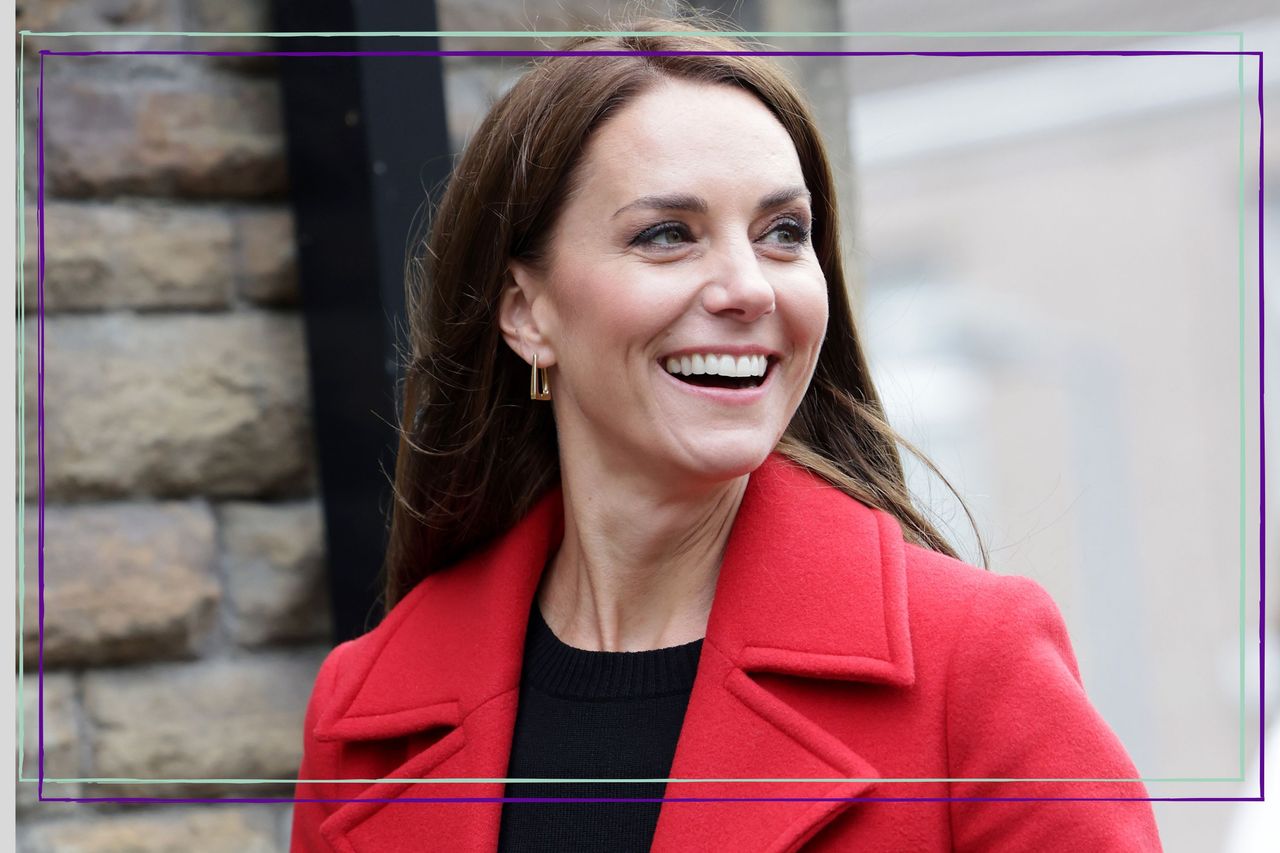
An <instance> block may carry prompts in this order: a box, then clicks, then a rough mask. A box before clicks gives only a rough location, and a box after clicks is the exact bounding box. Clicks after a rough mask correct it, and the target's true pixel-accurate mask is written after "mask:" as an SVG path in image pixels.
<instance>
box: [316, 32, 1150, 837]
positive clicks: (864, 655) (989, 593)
mask: <svg viewBox="0 0 1280 853" xmlns="http://www.w3.org/2000/svg"><path fill="white" fill-rule="evenodd" d="M643 26H644V28H646V29H647V30H649V31H662V30H666V31H671V30H676V29H685V27H683V26H681V25H677V24H675V23H673V22H670V21H663V22H655V23H651V24H647V25H643ZM566 49H568V50H589V51H613V52H621V53H620V55H598V56H572V57H556V58H551V59H547V60H544V61H541V62H540V63H538V64H537V65H535V67H534V68H533V69H532V70H531V71H529V72H528V73H527V74H526V75H525V76H524V77H523V78H522V79H521V80H520V81H519V82H518V83H517V84H516V85H515V87H514V88H513V89H511V90H510V91H509V92H508V93H507V94H506V95H505V96H504V97H503V98H501V99H500V100H499V101H498V102H497V104H496V105H495V106H494V107H493V109H492V110H491V111H490V113H489V114H488V116H487V117H486V118H485V120H484V122H483V124H482V125H481V126H480V128H479V129H478V130H477V131H476V133H475V136H474V138H473V139H472V140H471V142H470V144H469V145H468V147H467V150H466V151H465V153H464V154H463V156H462V158H461V160H460V162H459V164H458V166H457V170H456V174H455V175H454V178H453V180H452V182H451V185H450V187H449V189H448V192H447V193H446V195H445V197H444V199H443V201H442V203H441V205H440V208H439V210H438V212H437V214H436V218H435V222H434V225H433V230H432V233H431V237H430V240H429V243H428V245H427V251H426V253H425V257H426V258H427V259H428V263H427V270H426V271H427V273H428V275H427V278H428V279H429V280H430V285H429V287H427V288H425V291H424V292H425V294H426V295H425V297H424V298H423V300H421V301H418V300H411V309H410V320H411V324H412V325H411V336H412V340H413V345H414V349H413V358H412V362H411V364H410V365H409V371H408V375H407V380H406V386H405V409H404V423H403V433H402V443H401V446H400V455H399V460H398V465H397V469H396V493H397V505H396V507H395V512H394V518H393V525H392V535H391V547H390V549H389V552H388V584H387V598H388V606H389V608H390V611H389V613H388V615H387V617H386V619H385V621H384V622H383V623H382V624H381V625H380V626H379V627H378V628H377V629H375V630H374V631H372V632H370V633H369V634H367V635H366V636H364V637H361V638H359V639H357V640H355V641H352V642H350V643H346V644H344V645H342V646H340V647H338V648H337V649H335V650H334V652H333V653H332V654H331V655H330V656H329V658H328V659H327V660H326V662H325V664H324V666H323V668H322V670H321V672H320V675H319V676H318V678H317V682H316V687H315V691H314V694H313V697H312V701H311V704H310V707H309V709H308V713H307V720H306V731H305V739H306V740H305V758H304V761H303V766H302V769H301V773H300V777H299V778H300V781H299V783H298V794H297V796H298V799H299V801H300V802H298V804H297V805H296V807H295V813H294V830H293V849H294V850H342V851H366V850H369V851H373V850H378V851H386V850H449V851H454V850H476V851H491V850H495V849H497V850H575V849H576V850H596V849H600V850H647V849H650V847H652V849H653V850H662V851H670V850H681V851H683V850H732V851H763V850H770V851H782V850H797V849H804V850H805V851H827V850H859V851H870V850H884V851H932V850H975V851H977V850H981V851H993V850H995V851H1000V850H1009V851H1013V850H1017V851H1026V850H1037V851H1038V850H1088V851H1100V850H1125V851H1133V850H1156V849H1159V841H1158V839H1157V837H1156V830H1155V825H1154V821H1153V818H1152V812H1151V808H1150V806H1149V805H1148V804H1147V803H1146V802H1141V801H1139V802H1132V801H1131V800H1133V799H1134V798H1140V797H1144V796H1145V791H1144V790H1143V787H1142V785H1141V783H1139V782H1136V781H1132V780H1134V778H1135V777H1137V776H1138V773H1137V771H1136V770H1135V769H1134V767H1133V766H1132V763H1131V762H1130V761H1129V759H1128V757H1127V756H1126V754H1125V752H1124V749H1123V747H1122V746H1121V745H1120V743H1119V742H1118V740H1117V739H1116V737H1115V736H1114V734H1113V733H1112V732H1111V731H1110V730H1109V729H1108V728H1107V726H1106V724H1105V723H1104V722H1103V720H1102V719H1101V718H1100V717H1099V715H1098V714H1097V713H1096V711H1095V710H1094V709H1093V708H1092V706H1091V705H1090V704H1089V701H1088V699H1087V698H1086V697H1085V694H1084V692H1083V689H1082V688H1081V685H1080V681H1079V675H1078V672H1077V668H1076V664H1075V660H1074V658H1073V656H1072V653H1071V650H1070V646H1069V644H1068V641H1067V637H1066V634H1065V630H1064V627H1063V624H1062V621H1061V619H1060V617H1059V616H1058V613H1057V610H1056V609H1055V607H1054V605H1053V604H1052V602H1051V601H1050V600H1049V598H1048V597H1047V595H1046V594H1045V593H1044V592H1043V591H1042V590H1041V589H1040V588H1039V587H1038V586H1036V585H1035V584H1034V583H1032V582H1030V581H1027V580H1024V579H1021V578H1015V577H999V576H995V575H992V574H989V573H986V572H983V571H981V570H979V569H975V568H973V567H970V566H967V565H965V564H963V563H961V562H960V561H959V560H957V559H956V558H955V555H954V553H953V552H952V551H951V549H950V548H949V546H947V544H946V543H945V542H944V540H943V539H942V537H941V536H939V535H938V533H937V532H936V531H935V530H934V529H933V528H932V527H931V526H930V525H929V523H928V522H927V521H926V520H925V519H924V518H923V517H922V516H921V515H920V514H919V513H918V512H916V510H915V509H913V507H912V505H911V500H910V496H909V494H908V493H907V490H906V487H905V484H904V481H903V473H902V467H901V463H900V461H899V457H898V453H897V449H896V447H897V444H896V442H897V441H898V439H897V438H896V436H895V435H894V433H893V432H892V431H891V430H890V429H889V427H888V426H887V424H886V423H885V422H884V419H883V413H882V410H881V407H880V403H879V399H878V397H877V395H876V392H875V389H874V388H873V387H872V384H871V380H870V374H869V372H868V370H867V366H866V361H865V359H864V358H863V355H862V351H861V347H860V345H859V343H858V337H857V335H856V333H855V329H854V325H853V319H852V314H851V311H850V305H849V303H848V301H847V295H846V291H845V282H844V276H843V271H842V265H841V259H840V253H839V247H838V236H837V235H838V233H839V224H838V220H837V216H836V208H835V193H834V189H833V185H832V177H831V172H830V168H829V166H828V163H827V159H826V156H825V153H824V150H823V146H822V143H821V141H820V139H819V137H818V134H817V131H816V129H815V127H814V123H813V120H812V118H811V117H810V115H809V112H808V110H807V108H806V107H805V106H804V104H803V102H802V100H801V98H800V97H799V95H798V94H797V92H796V90H795V89H794V88H793V86H792V85H791V84H790V83H789V82H788V81H787V80H786V79H785V77H784V76H783V75H782V74H781V73H780V72H779V71H778V70H777V69H776V68H775V67H774V66H773V65H772V64H770V63H769V62H768V61H766V60H764V59H762V58H761V57H758V56H713V55H707V54H706V53H705V52H706V51H732V50H739V51H740V50H741V49H742V48H741V46H740V45H738V44H737V43H734V42H731V41H726V40H722V39H717V38H709V37H704V36H700V35H696V34H694V33H692V32H690V34H688V35H684V36H680V37H672V36H649V35H646V36H634V37H625V38H622V37H592V38H582V39H578V40H575V41H574V42H572V43H571V44H569V45H568V46H567V47H566ZM676 51H686V52H687V51H701V52H703V53H702V54H700V55H681V56H666V55H664V56H657V55H642V53H649V54H652V53H653V52H676ZM526 377H528V381H529V382H530V385H531V387H530V389H529V395H528V396H524V395H525V391H524V386H525V381H526ZM668 778H669V779H671V780H672V781H671V782H669V783H665V782H663V781H662V780H665V779H668ZM1025 778H1031V779H1033V780H1034V779H1035V778H1049V779H1063V778H1066V779H1070V778H1084V779H1093V780H1098V779H1103V780H1111V779H1115V780H1129V781H1092V782H1036V781H1005V780H1010V779H1013V780H1018V779H1025ZM380 779H389V780H393V781H383V782H375V781H374V780H380ZM503 779H513V780H514V779H534V780H537V779H544V780H547V779H577V780H583V779H585V780H609V779H613V780H628V779H645V780H649V781H648V782H626V781H619V782H614V783H607V782H599V781H597V782H559V783H556V782H517V781H511V782H506V783H504V782H503V781H501V780H503ZM306 780H328V781H316V782H309V781H306ZM342 780H360V781H358V782H344V781H342ZM439 780H451V781H443V782H442V781H439ZM654 780H657V781H654ZM792 780H796V781H792ZM888 780H893V781H888ZM902 780H908V781H902ZM909 780H922V781H909ZM930 780H932V781H930ZM970 780H972V781H970ZM503 797H506V798H508V799H511V798H521V797H525V798H542V799H547V798H551V799H554V798H557V797H559V798H578V799H581V798H597V799H609V798H632V799H636V800H640V799H647V800H649V802H625V803H602V802H591V803H560V804H555V803H547V802H537V803H528V802H524V803H521V802H510V801H509V802H506V803H505V804H504V803H503V802H502V801H501V798H503ZM663 797H665V798H666V799H667V801H666V802H659V801H658V800H659V799H660V798H663ZM442 798H452V800H453V801H451V802H439V801H438V800H440V799H442ZM991 798H1002V799H1004V800H1008V801H1001V802H991V801H990V799H991ZM1030 798H1060V799H1059V801H1057V802H1034V801H1028V800H1029V799H1030ZM1061 798H1077V799H1079V798H1088V799H1097V798H1110V799H1109V800H1107V801H1100V802H1081V801H1074V802H1069V801H1062V800H1061ZM459 799H464V800H470V801H469V802H458V801H457V800H459ZM731 799H732V800H735V801H729V802H726V801H725V800H731ZM432 800H437V801H435V802H433V801H432ZM708 800H718V801H714V802H712V801H708ZM884 800H889V802H883V801H884ZM344 801H345V802H344ZM877 801H881V802H877Z"/></svg>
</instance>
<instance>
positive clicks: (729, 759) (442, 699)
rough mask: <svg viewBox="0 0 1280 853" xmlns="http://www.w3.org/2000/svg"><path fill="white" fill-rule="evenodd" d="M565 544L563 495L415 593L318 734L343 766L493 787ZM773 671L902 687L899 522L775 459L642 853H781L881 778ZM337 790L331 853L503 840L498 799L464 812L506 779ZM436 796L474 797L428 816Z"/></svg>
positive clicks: (730, 561)
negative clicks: (791, 698) (533, 619)
mask: <svg viewBox="0 0 1280 853" xmlns="http://www.w3.org/2000/svg"><path fill="white" fill-rule="evenodd" d="M563 531H564V519H563V497H562V493H561V490H560V489H559V487H556V488H553V489H551V490H550V491H549V492H548V493H547V494H546V495H544V496H543V497H542V498H540V499H539V501H538V502H537V504H536V505H535V506H534V508H533V509H532V510H531V511H530V512H529V513H528V514H527V515H526V516H525V517H524V518H523V519H521V521H520V522H518V523H517V524H516V525H515V527H513V528H512V530H511V531H509V532H508V533H507V534H505V535H504V536H503V537H501V538H500V539H498V540H497V541H495V542H494V543H492V544H491V545H490V546H489V547H487V548H485V549H484V550H482V551H481V552H478V553H477V554H476V555H474V556H473V557H472V558H470V559H468V560H466V561H464V562H463V563H461V564H459V565H458V566H455V567H453V568H451V569H449V570H448V571H444V572H440V573H438V574H436V575H433V576H431V577H429V578H427V579H426V580H425V581H423V582H422V583H421V584H419V585H418V587H417V588H416V589H415V590H414V591H413V593H411V594H410V595H409V596H407V597H406V598H405V600H404V601H403V602H401V603H400V604H399V605H398V606H397V607H396V608H395V610H393V612H392V613H391V614H390V615H389V616H388V617H387V619H386V620H384V621H383V623H382V624H381V625H379V626H378V628H376V629H375V630H374V632H372V634H371V635H370V636H368V637H366V638H365V639H364V640H363V641H361V643H357V644H354V645H353V646H352V647H351V649H352V651H351V653H350V654H351V657H352V659H351V660H350V661H348V660H345V659H344V661H343V669H344V672H343V673H342V675H341V678H340V679H339V680H340V682H341V683H343V684H345V685H346V687H345V692H344V693H342V694H340V695H337V696H335V697H334V701H333V702H331V703H330V705H329V707H328V708H327V710H326V712H325V713H324V714H323V716H322V717H321V719H320V721H319V723H318V724H317V726H316V731H315V734H316V737H317V738H319V739H321V740H328V741H340V742H342V743H343V744H344V746H345V747H346V750H347V753H348V754H350V755H351V756H353V761H352V764H353V766H354V764H355V762H356V759H355V758H354V757H356V756H358V755H360V754H361V751H362V750H365V751H366V752H369V753H374V754H376V751H377V749H378V748H379V745H380V744H383V743H386V742H390V741H397V742H402V743H409V744H411V746H410V747H409V748H407V749H404V750H403V751H404V756H403V757H402V758H401V759H400V763H399V766H398V767H396V769H395V770H394V771H392V772H390V773H385V774H383V775H384V776H385V778H388V779H400V780H459V779H490V780H492V779H501V778H502V777H504V776H505V775H506V770H507V762H508V759H509V756H510V750H511V741H512V734H513V731H514V727H515V721H516V699H517V696H518V690H519V683H520V665H521V659H522V656H523V648H524V634H525V628H526V627H527V621H528V613H529V608H530V607H531V605H532V603H533V597H534V594H535V592H536V589H537V585H538V581H539V579H540V577H541V572H542V568H543V567H544V566H545V565H546V562H547V561H548V559H549V558H550V557H551V556H552V555H554V553H555V550H556V549H557V548H558V547H559V544H560V540H561V538H562V537H563ZM772 675H777V676H791V677H801V678H810V679H836V680H844V681H872V682H877V683H883V684H891V685H899V686H907V685H910V684H911V683H912V681H913V679H914V670H913V665H912V659H911V646H910V638H909V635H908V632H907V615H906V582H905V570H904V561H903V548H902V537H901V533H900V531H899V529H898V527H897V525H896V523H895V522H894V521H893V520H892V519H891V518H890V517H889V516H887V515H885V514H883V513H880V512H876V511H873V510H870V509H868V508H867V507H865V506H863V505H861V504H860V503H858V502H856V501H854V500H852V499H850V498H848V497H846V496H844V495H843V494H841V493H839V492H838V491H837V490H835V489H833V488H832V487H831V486H830V485H828V484H827V483H826V482H825V481H823V480H821V479H820V478H818V477H816V476H814V475H812V474H810V473H809V472H807V471H805V470H804V469H802V468H800V467H798V466H796V465H794V464H793V463H791V462H789V461H788V460H786V459H785V458H783V457H781V456H780V455H779V454H776V453H775V454H771V455H770V456H769V458H768V460H767V461H766V462H765V464H764V465H762V466H761V467H760V468H759V469H757V470H756V471H755V472H753V473H752V475H751V478H750V480H749V481H748V485H747V489H746V493H745V495H744V497H743V501H742V505H741V507H740V508H739V511H738V516H737V518H736V519H735V522H734V527H733V530H732V531H731V533H730V536H729V541H728V544H727V547H726V550H725V555H724V560H723V562H722V563H721V571H720V577H719V579H718V582H717V587H716V595H715V600H714V604H713V606H712V612H711V617H710V621H709V623H708V626H707V636H706V640H705V641H704V644H703V650H702V657H701V659H700V661H699V665H698V673H697V677H696V679H695V682H694V688H693V693H692V695H691V697H690V701H689V707H688V711H687V712H686V716H685V721H684V725H683V727H682V729H681V733H680V738H679V742H678V744H677V747H676V754H675V759H674V762H673V766H672V770H671V774H670V775H671V778H672V780H673V781H672V782H670V783H668V786H667V791H666V797H667V798H668V799H669V800H671V801H669V802H666V803H664V804H663V807H662V811H661V813H660V817H659V821H658V828H657V833H656V835H655V838H654V843H653V850H655V851H675V850H696V849H724V850H742V851H785V850H794V849H796V848H797V847H799V846H800V845H801V844H803V843H804V841H805V840H806V839H807V838H809V837H811V836H812V835H813V834H814V833H816V832H817V831H819V830H820V829H821V828H822V827H823V826H824V825H826V824H827V823H828V822H830V821H831V820H833V819H834V818H835V817H836V816H838V815H839V814H840V813H841V811H843V809H844V808H846V807H847V806H848V804H847V803H841V802H834V801H830V800H832V799H833V798H847V797H855V796H859V795H861V794H863V793H865V792H866V790H867V789H868V788H869V787H871V785H872V784H874V779H875V778H876V777H877V776H878V775H879V774H878V772H877V771H876V769H875V768H874V767H872V766H871V765H870V764H869V763H868V762H867V761H866V760H864V759H863V758H862V757H861V756H859V755H858V753H857V752H856V751H855V749H854V748H853V747H852V746H851V745H849V744H846V743H844V742H842V741H841V740H840V739H838V738H836V737H834V736H833V735H831V734H830V733H829V732H828V731H826V730H825V729H824V728H823V727H822V726H820V725H818V724H817V723H815V722H814V721H812V720H810V719H809V718H808V717H806V716H805V714H804V712H803V709H800V708H796V707H793V706H792V705H790V704H788V703H787V702H786V701H783V700H782V699H780V698H779V697H778V696H776V695H774V694H773V693H771V692H770V691H769V689H768V688H767V680H766V679H765V678H762V676H772ZM371 766H372V765H371ZM383 766H385V764H384V765H383ZM371 772H373V771H371ZM344 775H351V774H349V773H348V774H344ZM376 775H378V774H377V773H376V772H374V775H373V776H370V778H374V777H375V776H376ZM744 779H746V780H753V781H748V782H743V781H734V780H744ZM795 779H824V780H827V781H825V782H796V781H788V780H795ZM726 780H728V781H726ZM353 787H354V786H353ZM344 796H352V797H353V798H354V799H358V800H360V801H359V802H351V803H346V804H344V805H343V806H341V807H340V808H339V809H338V810H337V811H336V812H335V813H334V814H333V815H331V816H330V817H329V819H328V820H326V821H325V823H324V825H323V827H322V834H323V835H324V836H325V838H326V839H327V840H328V841H329V842H330V843H331V844H332V845H333V846H334V847H335V848H336V849H338V850H341V851H343V853H366V851H373V850H393V849H449V850H475V851H492V850H494V849H495V848H496V846H497V840H498V827H499V819H500V810H501V804H500V803H497V802H476V800H477V799H481V800H482V799H492V798H499V797H501V796H503V784H502V783H501V782H470V783H467V782H457V781H453V782H438V781H398V782H387V783H374V784H370V785H368V786H367V787H365V788H364V789H363V790H361V791H360V792H359V793H358V794H356V793H354V792H350V793H346V792H344ZM441 797H447V798H467V799H469V800H470V802H461V803H459V802H451V803H430V802H425V801H426V800H430V799H431V798H441ZM709 798H714V799H726V798H736V799H738V800H739V802H736V803H710V802H705V800H706V799H709ZM744 798H750V799H753V800H756V801H755V802H742V800H743V799H744ZM818 798H822V799H826V800H828V801H825V802H822V801H814V800H815V799H818ZM763 799H772V800H773V801H772V802H761V801H760V800H763ZM784 799H785V800H789V801H782V800H784ZM801 799H806V800H808V801H807V802H801V801H799V800H801ZM387 800H394V801H395V802H391V803H388V802H385V801H387ZM696 800H704V802H694V801H696Z"/></svg>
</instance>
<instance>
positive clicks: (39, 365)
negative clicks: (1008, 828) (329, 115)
mask: <svg viewBox="0 0 1280 853" xmlns="http://www.w3.org/2000/svg"><path fill="white" fill-rule="evenodd" d="M28 35H32V36H39V35H40V33H28ZM702 53H705V54H709V55H715V56H721V55H723V56H794V57H806V56H807V57H818V56H921V57H964V56H1008V57H1012V56H1239V57H1245V56H1256V57H1257V58H1258V421H1259V424H1258V426H1259V435H1258V465H1259V473H1258V476H1259V495H1260V496H1259V513H1260V515H1259V518H1260V522H1261V523H1260V524H1259V539H1258V564H1259V567H1260V571H1259V573H1258V574H1259V578H1258V582H1259V601H1258V613H1259V619H1258V678H1259V680H1260V688H1259V691H1258V721H1259V722H1258V796H1256V797H706V798H703V797H658V798H653V797H648V798H646V797H635V798H630V797H622V798H602V797H595V798H592V797H588V798H569V797H565V798H558V797H555V798H546V797H400V798H390V799H379V798H368V797H365V798H352V799H332V800H315V799H301V800H299V799H294V798H292V797H215V798H181V797H46V796H45V795H44V606H45V602H44V269H45V267H44V259H45V254H44V235H45V231H44V66H45V58H46V57H49V56H257V57H268V56H269V57H285V56H294V57H365V56H400V57H408V56H433V57H446V56H495V57H496V56H504V57H542V56H628V55H638V56H686V55H697V54H702ZM39 55H40V76H39V81H40V82H39V85H38V88H37V90H36V102H37V115H38V117H37V124H36V173H37V178H36V227H37V231H38V238H37V239H38V262H37V267H36V269H37V314H38V325H37V333H36V340H37V349H38V353H37V359H36V372H37V453H38V456H39V471H40V475H39V476H40V482H39V511H38V521H39V534H38V547H39V557H38V572H39V620H40V625H39V634H40V637H39V662H38V672H39V676H38V678H39V703H38V704H39V715H38V740H39V773H38V778H37V783H36V784H37V787H36V792H37V799H38V800H39V801H41V802H59V803H102V802H107V803H297V802H326V803H357V802H373V803H542V802H550V803H620V802H626V803H655V802H656V803H706V802H711V803H723V802H806V803H808V802H888V803H900V802H1039V801H1045V802H1117V801H1122V802H1130V801H1139V802H1141V801H1146V802H1175V803H1186V802H1191V803H1248V802H1262V801H1264V800H1265V799H1266V797H1265V791H1266V789H1265V780H1266V757H1265V743H1266V689H1265V688H1266V643H1265V630H1266V618H1265V614H1266V602H1267V580H1266V554H1267V527H1266V517H1267V512H1266V510H1267V497H1266V495H1267V489H1266V410H1265V407H1264V401H1265V395H1264V389H1265V388H1266V380H1265V369H1266V364H1265V354H1266V345H1265V337H1264V332H1265V322H1266V321H1265V312H1264V309H1265V298H1264V294H1265V290H1266V288H1265V285H1264V276H1263V272H1264V248H1263V247H1264V236H1265V235H1264V233H1263V222H1264V218H1263V210H1264V208H1263V202H1264V184H1265V181H1264V171H1263V169H1264V166H1265V155H1264V152H1265V148H1264V144H1263V139H1264V129H1263V124H1264V122H1263V98H1262V83H1263V52H1262V51H1244V50H1237V51H1227V50H1221V51H1219V50H984V51H905V50H901V51H900V50H883V51H825V50H824V51H790V50H778V51H765V50H761V51H754V50H742V51H616V50H611V51H608V50H607V51H590V50H585V51H584V50H568V51H566V50H386V51H380V50H378V51H360V50H355V51H235V50H216V51H205V50H78V51H77V50H41V51H39ZM1242 108H1243V104H1242ZM18 179H19V180H23V177H22V176H21V175H19V176H18ZM19 215H21V211H19ZM19 630H21V626H19ZM19 713H21V710H19ZM1241 769H1242V770H1243V768H1241ZM303 781H305V780H303ZM796 781H797V782H801V781H803V780H796ZM1064 781H1070V780H1064ZM1116 781H1128V780H1119V779H1117V780H1116ZM263 784H273V783H267V782H264V783H263ZM275 784H279V783H275Z"/></svg>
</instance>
